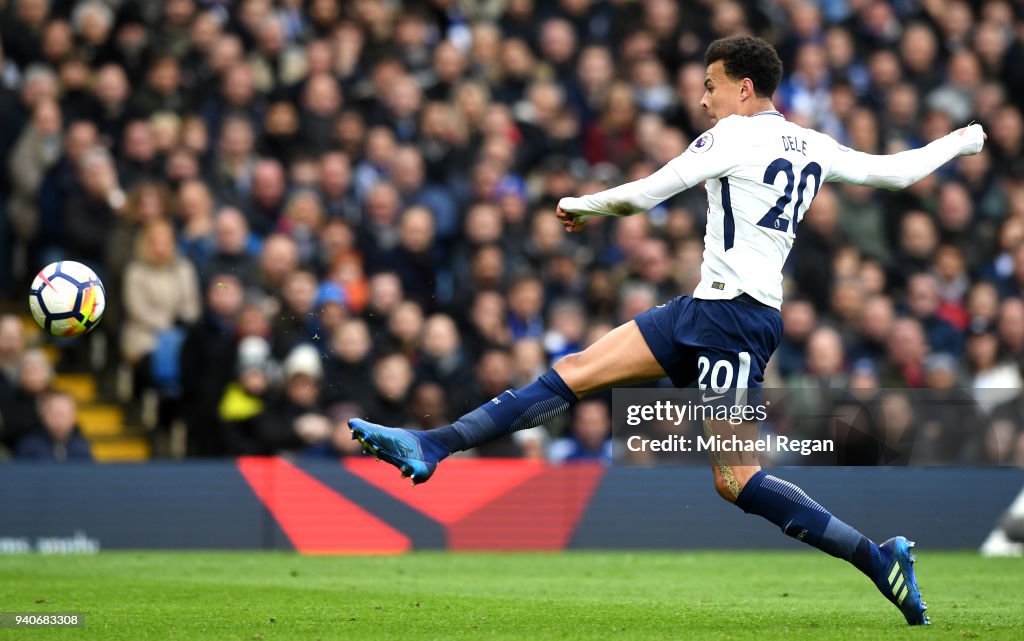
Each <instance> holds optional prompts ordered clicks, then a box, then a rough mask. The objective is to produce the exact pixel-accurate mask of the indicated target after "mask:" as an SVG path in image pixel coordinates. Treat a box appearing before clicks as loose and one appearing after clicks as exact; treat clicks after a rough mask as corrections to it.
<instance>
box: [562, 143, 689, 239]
mask: <svg viewBox="0 0 1024 641" xmlns="http://www.w3.org/2000/svg"><path fill="white" fill-rule="evenodd" d="M673 162H675V161H674V160H673V161H671V162H669V163H668V164H667V165H665V166H664V167H662V168H661V169H659V170H658V171H656V172H654V173H653V174H651V175H650V176H648V177H647V178H641V179H640V180H634V181H633V182H630V183H626V184H624V185H619V186H618V187H613V188H612V189H606V190H605V191H601V192H598V193H596V194H590V195H587V196H580V197H578V198H575V197H572V196H566V197H565V198H562V199H561V200H559V201H558V208H557V210H556V214H557V215H558V218H559V220H561V221H562V223H563V224H564V225H565V226H566V228H568V229H569V231H578V230H579V229H580V228H582V227H583V224H584V223H586V222H587V221H588V220H590V219H591V218H593V217H595V216H616V217H622V216H632V215H634V214H639V213H643V212H645V211H648V210H649V209H651V208H652V207H654V206H655V205H657V204H658V203H660V202H661V201H663V200H666V199H668V198H671V197H672V196H675V195H676V194H678V193H679V192H681V191H683V190H684V189H688V188H689V187H690V186H691V183H689V182H688V181H684V180H683V179H682V178H681V177H680V175H679V174H678V173H677V172H676V169H675V168H674V167H673V166H672V163H673Z"/></svg>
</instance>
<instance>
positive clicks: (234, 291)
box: [180, 273, 244, 456]
mask: <svg viewBox="0 0 1024 641" xmlns="http://www.w3.org/2000/svg"><path fill="white" fill-rule="evenodd" d="M243 294H244V291H243V287H242V282H241V281H240V280H239V279H238V278H236V277H235V276H233V275H232V274H226V273H217V274H214V275H213V277H212V278H211V280H210V282H209V284H208V285H207V286H206V300H205V303H206V304H205V305H204V309H203V315H202V317H200V318H199V320H198V321H197V322H196V323H195V324H193V325H192V326H191V327H189V328H188V331H187V332H186V333H185V338H184V343H183V344H182V346H181V356H180V367H181V388H182V394H181V406H182V418H183V419H184V421H185V426H186V428H187V430H188V432H187V434H188V454H189V456H221V455H223V454H224V453H225V443H224V442H223V439H222V435H221V430H220V429H219V427H220V426H219V422H218V418H217V406H218V403H219V401H220V399H221V396H222V395H223V393H224V389H225V388H226V387H227V386H228V383H229V382H230V381H231V380H232V376H233V374H234V370H233V367H232V365H233V363H234V361H235V352H236V350H237V339H236V322H237V316H238V313H239V311H240V310H241V309H242V302H243Z"/></svg>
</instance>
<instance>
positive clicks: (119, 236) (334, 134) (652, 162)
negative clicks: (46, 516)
mask: <svg viewBox="0 0 1024 641" xmlns="http://www.w3.org/2000/svg"><path fill="white" fill-rule="evenodd" d="M2 4H3V8H2V19H0V42H2V52H3V59H2V61H0V118H2V120H3V122H4V127H3V128H2V130H0V153H2V154H3V157H4V158H5V159H6V160H7V162H6V164H5V167H6V171H0V196H2V197H0V208H2V209H3V212H2V215H0V294H2V296H0V298H2V299H4V300H9V301H12V302H16V303H17V304H18V305H20V304H21V302H22V301H23V300H24V295H23V292H25V291H26V283H27V282H28V280H29V279H30V277H31V275H32V274H34V273H35V271H36V270H38V269H39V267H41V266H42V265H44V264H46V263H48V262H51V261H53V260H58V259H65V258H66V259H73V260H77V261H81V262H84V263H86V264H88V265H90V266H92V267H93V268H94V269H96V271H97V272H98V273H99V274H100V276H101V278H102V279H103V281H104V283H105V286H106V292H107V304H108V307H107V312H106V317H105V318H104V320H103V322H102V323H101V324H100V326H99V329H98V330H97V332H99V333H101V335H102V336H104V337H105V338H106V339H107V340H106V341H105V343H106V353H107V357H106V358H105V359H101V360H100V361H99V363H100V364H99V365H98V367H99V368H100V370H101V371H99V372H98V373H97V374H98V376H99V377H100V378H101V380H107V379H108V378H110V377H111V376H113V374H112V373H113V372H116V371H117V370H119V369H121V370H124V369H127V370H129V371H131V373H132V381H133V385H132V386H131V388H132V390H131V394H130V399H126V400H127V401H128V403H129V406H130V407H131V406H133V404H135V403H138V402H139V399H141V398H143V396H144V395H145V394H146V393H149V394H155V395H156V396H157V398H159V411H158V412H157V414H156V416H155V418H154V419H153V422H154V424H155V425H154V426H153V427H154V430H155V431H156V432H157V433H159V432H160V431H161V430H165V429H167V428H168V427H169V426H171V425H173V424H175V423H179V424H183V425H184V426H185V428H186V432H187V453H188V454H189V455H192V456H224V455H232V454H271V453H282V452H288V453H293V454H296V455H308V456H320V457H333V456H339V455H345V454H349V453H352V452H353V447H352V441H350V440H349V438H348V434H347V430H346V429H344V426H343V423H344V419H345V418H347V417H350V416H356V415H358V416H365V417H369V418H371V420H375V421H377V422H381V423H385V424H389V425H409V426H415V427H422V428H429V427H433V426H437V425H441V424H444V423H447V422H449V421H451V420H453V419H455V418H457V417H458V416H459V415H460V414H461V413H463V412H465V411H467V410H469V409H471V408H473V407H475V406H476V405H478V404H480V403H483V402H486V401H487V400H489V399H490V398H491V397H493V396H495V395H497V394H498V393H500V392H501V391H503V390H505V389H506V388H514V387H517V386H520V385H523V384H525V383H527V382H529V381H530V380H532V379H533V378H534V377H535V376H537V375H538V374H539V373H541V372H543V371H544V370H545V369H546V368H547V367H549V366H550V364H551V363H552V362H553V361H555V360H557V359H558V358H560V357H561V356H563V355H565V354H568V353H571V352H574V351H577V350H579V349H581V348H584V347H586V346H587V345H588V344H590V343H591V342H593V341H594V340H596V339H597V338H598V337H600V336H601V335H603V334H604V333H605V332H607V331H608V330H609V329H611V328H612V327H614V326H616V325H617V324H620V323H622V322H624V321H627V320H629V319H631V318H633V317H634V316H635V315H636V314H637V313H639V312H641V311H643V310H645V309H647V308H649V307H651V306H653V305H655V304H659V303H661V302H663V301H665V300H666V299H668V298H670V297H673V296H676V295H679V294H689V293H691V292H692V290H693V287H694V286H695V284H696V283H697V281H698V279H699V265H700V261H701V255H702V252H703V230H704V226H705V222H706V221H705V212H706V204H705V197H704V194H703V191H702V189H700V188H695V189H692V190H690V191H689V192H685V193H683V194H680V195H679V196H677V197H675V198H673V199H671V200H669V201H667V202H665V203H664V204H663V205H661V206H659V207H657V208H656V209H654V210H653V211H651V212H650V213H649V214H648V215H644V216H635V217H631V218H624V219H609V220H595V221H592V222H591V223H589V224H588V225H587V227H586V228H585V229H584V230H583V231H582V232H581V233H579V234H573V235H568V234H566V233H565V232H564V231H563V229H562V228H561V226H560V224H559V223H558V221H557V220H556V219H555V217H554V216H553V210H554V205H555V203H556V202H557V200H558V198H560V197H562V196H565V195H575V194H582V193H592V192H595V191H598V190H601V189H605V188H607V187H610V186H614V185H616V184H619V183H621V182H624V181H628V180H632V179H636V178H638V177H642V176H645V175H647V174H649V173H651V172H653V171H654V170H656V169H657V168H658V167H660V166H661V165H662V164H663V163H665V162H666V161H668V160H669V159H671V158H673V157H674V156H676V155H678V154H680V153H682V152H683V151H684V150H685V148H686V146H687V145H688V144H689V142H690V141H691V140H692V139H693V138H695V137H696V136H697V135H699V133H700V132H702V131H703V130H704V129H706V128H707V127H708V126H709V123H708V121H707V119H706V117H705V116H704V114H703V113H702V109H701V107H700V106H699V101H700V98H701V95H702V93H703V91H704V89H703V81H704V64H703V51H704V49H705V47H706V45H707V44H708V43H709V42H711V41H712V40H713V39H715V38H717V37H721V36H727V35H733V34H738V33H755V34H757V35H761V36H763V37H765V38H767V39H769V40H770V41H771V42H773V43H774V44H775V45H776V46H777V48H778V50H779V52H780V55H781V56H782V58H783V62H784V64H785V69H786V72H785V75H784V78H783V83H782V86H781V87H780V89H779V91H778V93H777V95H776V105H777V106H778V107H779V109H780V110H781V111H783V112H784V113H785V115H786V116H787V117H788V118H789V119H791V120H793V121H795V122H798V123H800V124H803V125H806V126H809V127H813V128H816V129H819V130H821V131H824V132H826V133H828V134H830V135H832V136H834V137H835V138H837V139H838V140H840V141H841V142H842V143H843V144H845V145H848V146H850V147H853V148H856V149H859V150H862V151H866V152H871V153H893V152H897V151H899V150H901V149H906V148H910V147H917V146H920V145H923V144H926V143H927V142H929V141H931V140H934V139H935V138H937V137H939V136H942V135H944V134H946V133H948V132H949V131H951V130H953V129H955V128H957V127H960V126H963V125H965V124H967V123H969V122H971V121H977V122H980V123H982V124H983V125H984V126H985V128H986V130H987V132H988V134H989V139H988V143H987V145H986V148H985V150H984V151H983V152H982V153H981V154H979V155H977V156H973V157H969V158H961V159H959V160H958V161H956V162H953V163H950V164H948V165H946V166H945V167H943V168H942V169H941V170H940V171H939V172H937V173H936V174H934V175H933V176H931V177H929V178H927V179H925V180H923V181H921V182H920V183H918V184H917V185H915V186H913V187H911V188H910V189H908V190H906V191H903V192H893V193H889V192H882V191H878V190H872V189H868V188H863V187H853V186H839V185H826V186H823V187H822V189H821V191H820V193H819V194H818V197H817V198H816V199H815V201H814V203H813V205H812V207H811V208H810V211H809V212H808V214H807V216H806V219H805V220H803V221H802V222H801V224H800V226H799V232H798V234H797V240H796V246H795V248H794V250H793V253H792V256H791V260H790V261H789V264H788V265H787V269H786V289H787V303H786V304H785V306H784V308H783V316H784V321H785V336H784V339H783V342H782V344H781V345H780V347H779V349H778V351H777V353H776V354H775V356H774V357H773V359H772V361H771V363H770V367H769V370H770V371H769V372H768V374H767V380H766V386H768V387H777V388H786V387H794V388H811V389H817V390H831V389H846V388H848V387H849V386H850V385H851V384H853V385H855V386H858V387H859V388H860V389H873V388H928V387H939V386H948V387H957V386H963V387H966V388H976V389H988V388H998V389H1001V390H1003V391H1002V392H999V393H997V394H996V395H995V396H996V397H997V398H995V399H994V400H993V401H992V404H991V406H989V407H986V408H985V409H986V411H988V410H991V411H992V412H996V411H998V412H1001V413H1002V414H1006V415H1013V416H1014V417H1015V418H1014V420H1010V421H1008V422H1007V424H1008V425H1009V427H1006V426H1005V425H1004V426H1003V427H1001V428H999V430H1000V431H999V434H998V438H999V439H1002V440H1000V441H999V443H1001V444H1002V445H1001V446H1003V447H1005V450H1004V451H1011V450H1013V451H1022V450H1024V431H1022V428H1021V425H1024V398H1022V397H1021V394H1020V388H1021V363H1022V362H1024V299H1022V296H1024V125H1022V116H1021V105H1024V8H1022V7H1021V5H1020V4H1019V3H1013V2H1010V1H1008V0H989V1H986V2H964V1H955V0H953V1H947V0H921V1H915V0H899V1H896V2H881V1H877V0H821V1H820V2H812V1H807V0H784V1H781V2H756V1H753V0H747V1H739V0H688V1H680V2H676V1H675V0H635V1H630V0H550V1H545V2H540V1H537V0H483V1H480V2H469V1H463V0H420V1H407V2H403V1H400V0H348V1H338V0H237V1H229V0H166V1H164V2H144V1H132V0H123V1H120V2H119V1H118V0H84V1H80V2H74V1H65V0H51V1H48V0H7V2H4V3H2ZM16 320H17V319H16V318H15V319H13V320H10V322H7V321H6V320H5V322H4V323H2V325H3V326H4V327H6V326H7V325H10V326H11V327H12V328H13V327H14V325H15V324H16V323H15V321H16ZM10 331H11V332H13V331H15V330H14V329H10ZM18 340H21V342H22V345H21V347H15V348H12V347H11V344H10V343H9V344H8V346H7V347H6V348H4V347H0V352H3V353H2V354H0V357H2V358H3V359H6V360H5V363H3V374H4V376H0V379H3V380H2V381H0V414H2V415H3V416H4V428H3V431H2V432H0V440H2V441H3V443H4V444H5V445H7V446H8V448H9V449H10V450H11V451H14V452H18V451H20V450H21V445H20V444H19V443H18V442H16V438H17V439H18V440H20V439H21V438H22V436H23V435H22V433H21V432H19V429H21V428H12V427H11V425H12V424H13V425H17V424H18V422H17V421H13V422H12V421H10V420H8V419H7V416H8V414H9V413H10V412H14V413H17V411H20V410H17V409H11V408H12V407H21V406H19V405H18V403H22V404H24V405H25V407H22V410H24V411H29V409H31V408H30V407H29V405H31V404H30V403H28V401H27V400H26V398H35V397H38V396H40V395H43V396H44V397H45V398H46V402H50V401H52V400H54V399H52V398H50V396H46V395H47V392H46V389H47V386H46V385H45V384H43V385H42V386H40V385H38V384H35V387H33V383H32V381H31V380H27V379H32V374H31V369H32V362H33V359H35V360H38V353H37V352H35V351H33V350H28V351H25V347H24V345H23V343H24V341H23V339H18ZM18 340H13V339H12V341H11V342H12V343H17V342H18ZM90 362H91V363H94V365H93V366H97V365H95V363H96V362H97V361H96V359H92V360H91V361H90ZM26 372H28V373H26ZM58 396H59V395H58ZM57 400H58V402H57V405H60V404H61V403H63V401H61V400H60V399H57ZM607 401H608V398H607V397H602V398H598V399H597V400H594V401H591V402H585V403H581V404H580V405H579V406H578V407H577V408H576V410H575V412H574V413H573V414H571V415H570V416H568V417H566V418H565V419H564V421H562V422H553V423H551V424H550V425H547V426H545V428H543V429H537V430H532V431H529V432H526V433H517V434H516V435H514V437H509V438H507V439H505V440H502V441H498V442H496V443H493V444H491V445H490V446H488V447H486V448H481V449H482V451H481V452H480V453H481V454H483V455H513V456H531V457H549V458H552V459H555V460H565V459H570V460H571V459H581V458H593V459H604V460H608V459H609V458H610V452H609V447H608V443H609V440H608V439H609V431H610V425H611V420H610V417H609V414H610V413H609V408H608V402H607ZM27 403H28V404H27ZM32 407H34V408H35V409H34V411H35V412H36V416H35V417H34V418H33V419H32V421H33V422H34V424H35V425H36V426H37V427H36V428H34V429H28V428H25V429H26V430H28V431H27V432H26V433H27V434H36V436H38V435H39V434H40V433H44V434H47V435H49V436H47V437H46V440H47V442H48V443H51V444H52V443H54V442H57V441H59V440H60V438H64V439H65V440H66V439H67V438H72V437H73V435H74V431H73V430H72V437H67V436H65V437H61V436H59V435H60V434H61V430H60V428H59V427H58V428H54V429H50V428H49V427H47V428H46V429H43V428H40V427H39V425H41V424H42V422H41V414H42V413H45V412H41V408H44V407H45V403H43V404H40V403H35V405H34V406H32ZM26 408H28V409H26ZM50 409H51V414H59V413H60V411H61V410H64V409H66V408H60V407H58V408H57V409H56V410H53V408H50ZM1014 412H1016V414H1013V413H1014ZM130 416H132V415H130ZM51 418H52V417H51ZM59 419H60V417H59V416H58V417H57V419H55V420H56V422H58V423H59V422H60V420H59ZM909 420H910V422H911V424H913V425H918V423H920V421H918V422H917V423H915V422H914V421H915V420H917V419H915V418H914V417H913V416H912V417H911V418H910V419H909ZM52 422H54V421H53V420H51V423H52ZM41 429H43V431H42V432H40V430H41ZM915 429H917V428H915ZM921 429H924V428H923V427H922V428H921ZM65 431H67V430H65ZM55 434H56V435H55ZM26 448H27V446H26ZM51 453H52V452H51ZM1020 458H1021V462H1024V454H1021V456H1020Z"/></svg>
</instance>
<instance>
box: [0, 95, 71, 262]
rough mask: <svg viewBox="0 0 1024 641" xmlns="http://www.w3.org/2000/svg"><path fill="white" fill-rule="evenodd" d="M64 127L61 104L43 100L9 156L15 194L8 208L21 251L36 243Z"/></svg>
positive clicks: (12, 188)
mask: <svg viewBox="0 0 1024 641" xmlns="http://www.w3.org/2000/svg"><path fill="white" fill-rule="evenodd" d="M60 131H61V111H60V107H59V105H58V104H57V103H56V102H54V101H53V100H44V101H41V102H39V103H38V104H37V105H36V107H35V110H34V112H33V113H32V121H31V122H30V123H29V125H28V126H27V127H26V128H25V129H24V131H23V132H22V134H21V137H19V138H18V141H17V142H16V143H15V144H14V149H13V150H12V151H11V156H10V158H9V159H8V161H9V166H10V168H11V198H10V201H9V203H8V205H7V209H8V212H9V214H10V217H11V223H12V224H13V227H14V234H15V236H16V238H17V239H18V243H19V244H20V245H21V247H22V249H21V251H25V250H26V249H27V248H28V247H29V246H30V245H31V244H32V242H33V241H34V240H35V236H36V232H37V230H38V228H39V223H40V220H39V188H40V185H41V184H42V182H43V178H44V176H45V175H46V172H47V171H49V170H50V168H51V167H53V166H54V165H55V164H56V163H57V161H58V160H59V158H60V153H61V140H60Z"/></svg>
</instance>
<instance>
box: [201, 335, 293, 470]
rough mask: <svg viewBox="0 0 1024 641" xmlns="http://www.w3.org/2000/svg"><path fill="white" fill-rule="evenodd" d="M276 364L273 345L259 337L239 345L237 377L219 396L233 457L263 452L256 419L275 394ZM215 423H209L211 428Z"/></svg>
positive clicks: (222, 422) (227, 446)
mask: <svg viewBox="0 0 1024 641" xmlns="http://www.w3.org/2000/svg"><path fill="white" fill-rule="evenodd" d="M278 374H279V372H278V370H277V363H276V362H275V361H274V360H273V358H272V357H271V354H270V344H269V343H267V341H266V340H264V339H263V338H260V337H259V336H247V337H246V338H243V339H242V340H241V341H240V342H239V344H238V359H237V364H236V377H235V378H234V380H232V381H231V382H230V383H228V384H227V385H226V386H225V387H224V390H223V392H222V394H221V396H220V398H219V399H217V421H218V422H219V423H220V425H221V426H222V428H223V431H222V434H223V442H224V447H225V451H226V453H227V454H230V455H234V456H246V455H250V456H251V455H258V454H261V453H262V450H261V448H260V444H259V442H258V441H257V434H256V421H257V419H258V418H259V416H260V415H261V414H262V413H263V410H264V409H265V407H266V404H267V402H268V401H269V399H270V398H271V397H272V395H273V393H274V391H275V390H274V387H275V385H276V383H277V382H278V381H277V376H278ZM210 425H212V423H208V424H207V425H206V428H207V429H209V427H210Z"/></svg>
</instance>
